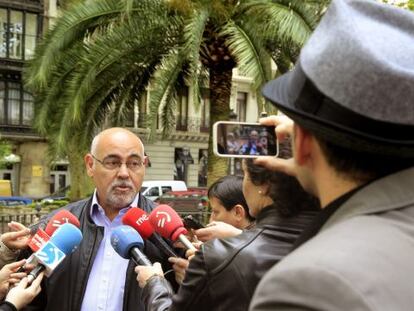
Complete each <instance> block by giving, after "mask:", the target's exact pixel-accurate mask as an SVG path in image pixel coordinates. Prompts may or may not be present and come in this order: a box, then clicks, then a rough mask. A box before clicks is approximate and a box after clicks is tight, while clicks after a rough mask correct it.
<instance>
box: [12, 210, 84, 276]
mask: <svg viewBox="0 0 414 311" xmlns="http://www.w3.org/2000/svg"><path fill="white" fill-rule="evenodd" d="M65 223H71V224H73V225H75V226H76V227H78V228H79V227H80V222H79V219H78V218H77V217H76V216H75V215H73V214H72V213H71V212H69V211H68V210H65V209H64V210H61V211H59V212H57V213H56V214H55V215H53V216H52V217H51V218H50V220H49V222H48V223H47V225H46V228H45V229H44V230H43V228H44V227H43V228H42V227H39V228H38V229H37V231H36V233H35V234H34V235H33V236H32V237H31V238H30V240H29V242H28V243H27V245H28V246H29V247H30V249H31V250H32V252H33V253H35V252H37V251H38V250H39V249H40V248H41V247H42V246H43V245H44V244H45V243H46V242H47V241H49V239H50V236H51V235H53V233H54V232H55V231H56V229H57V228H59V226H61V225H62V224H65ZM34 261H35V258H34V255H33V254H31V255H30V256H29V258H27V260H26V264H31V263H33V262H34ZM24 271H25V266H22V267H20V268H19V270H17V272H24Z"/></svg>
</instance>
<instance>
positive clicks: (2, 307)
mask: <svg viewBox="0 0 414 311" xmlns="http://www.w3.org/2000/svg"><path fill="white" fill-rule="evenodd" d="M0 311H17V309H16V307H15V306H14V305H13V304H12V303H10V302H6V301H3V302H2V303H0Z"/></svg>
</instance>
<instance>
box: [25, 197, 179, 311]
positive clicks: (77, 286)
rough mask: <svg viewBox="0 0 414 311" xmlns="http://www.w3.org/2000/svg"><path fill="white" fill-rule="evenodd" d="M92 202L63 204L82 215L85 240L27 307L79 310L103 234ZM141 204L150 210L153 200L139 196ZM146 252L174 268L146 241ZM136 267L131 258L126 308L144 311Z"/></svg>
mask: <svg viewBox="0 0 414 311" xmlns="http://www.w3.org/2000/svg"><path fill="white" fill-rule="evenodd" d="M91 202H92V198H89V199H86V200H82V201H79V202H75V203H72V204H69V205H67V206H65V207H64V209H67V210H69V211H70V212H71V213H73V214H74V215H75V216H77V217H78V218H79V221H80V224H81V225H80V229H81V231H82V234H83V239H82V242H81V244H80V245H79V248H78V249H77V250H76V251H75V252H74V253H73V254H71V255H70V256H68V257H67V258H65V260H64V262H62V264H60V265H59V266H58V267H57V268H56V270H55V271H54V272H53V274H52V275H51V276H50V277H49V278H47V279H46V280H45V282H43V284H42V292H41V293H40V294H39V296H37V297H36V298H35V300H34V301H33V302H32V303H31V304H30V305H29V306H27V307H26V308H25V309H24V310H51V311H76V310H80V308H81V304H82V299H83V295H84V293H85V290H86V285H87V281H88V277H89V273H90V271H91V268H92V263H93V262H94V259H95V256H96V253H97V251H98V247H99V244H100V242H101V240H102V238H103V235H104V228H103V227H98V226H96V225H95V223H93V221H92V219H91V217H90V208H91ZM138 206H139V207H140V208H141V209H143V210H144V211H146V212H147V213H150V212H151V210H152V209H153V208H154V203H153V202H152V201H150V200H148V199H146V198H145V197H144V196H143V195H140V198H139V201H138ZM56 212H57V211H56ZM56 212H54V213H56ZM50 217H51V215H48V217H46V218H45V219H43V220H42V221H43V222H45V223H46V222H47V221H48V220H49V219H50ZM144 253H145V254H146V255H147V257H148V258H149V259H150V260H151V261H153V262H155V261H160V262H161V263H162V265H163V268H164V269H171V265H170V264H169V263H168V260H167V258H166V257H165V256H163V254H162V253H161V252H160V251H159V250H158V249H157V247H156V246H155V245H153V244H152V243H151V242H149V241H146V242H145V247H144ZM134 267H135V265H134V263H133V261H132V260H130V261H129V265H128V268H127V274H126V280H125V294H124V302H123V310H125V311H129V310H131V311H132V310H134V311H137V310H144V306H143V305H142V303H141V300H140V291H141V290H140V288H139V286H138V282H137V281H136V273H135V272H134Z"/></svg>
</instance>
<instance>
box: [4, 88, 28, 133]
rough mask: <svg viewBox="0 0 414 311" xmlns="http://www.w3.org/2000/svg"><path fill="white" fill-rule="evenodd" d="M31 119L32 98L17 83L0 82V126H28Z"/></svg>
mask: <svg viewBox="0 0 414 311" xmlns="http://www.w3.org/2000/svg"><path fill="white" fill-rule="evenodd" d="M33 117H34V100H33V96H32V95H31V94H29V93H28V92H25V91H24V90H23V86H22V84H21V83H19V82H11V81H0V124H3V125H24V126H30V125H31V124H32V120H33Z"/></svg>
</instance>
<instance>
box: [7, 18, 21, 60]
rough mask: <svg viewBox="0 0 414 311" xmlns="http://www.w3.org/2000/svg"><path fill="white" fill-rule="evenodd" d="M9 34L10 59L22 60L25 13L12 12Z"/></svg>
mask: <svg viewBox="0 0 414 311" xmlns="http://www.w3.org/2000/svg"><path fill="white" fill-rule="evenodd" d="M9 32H10V33H9V57H10V58H16V59H21V58H22V38H23V12H19V11H11V12H10V24H9Z"/></svg>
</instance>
